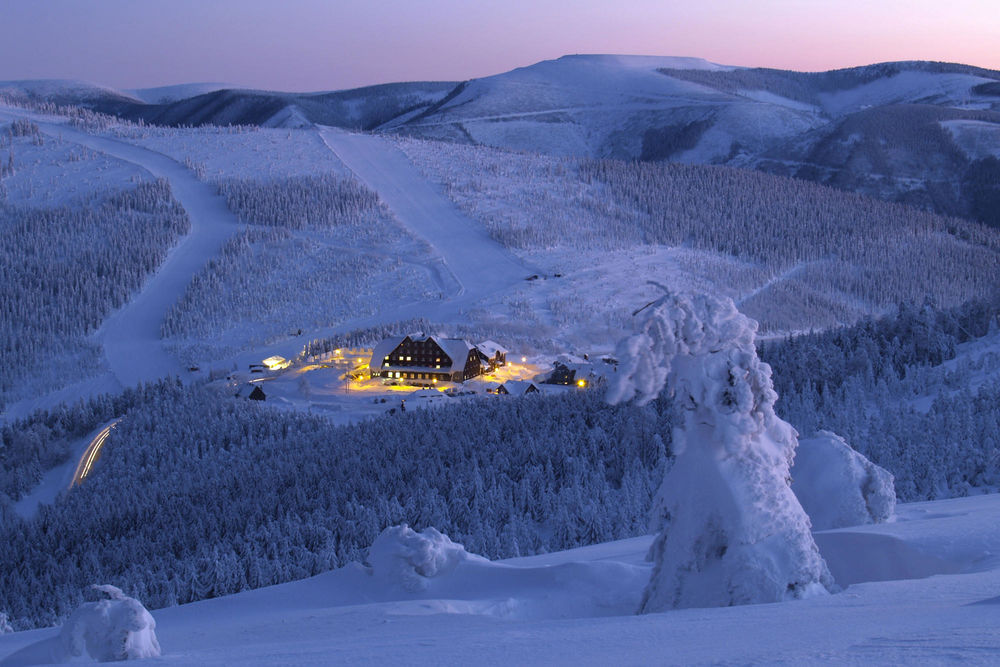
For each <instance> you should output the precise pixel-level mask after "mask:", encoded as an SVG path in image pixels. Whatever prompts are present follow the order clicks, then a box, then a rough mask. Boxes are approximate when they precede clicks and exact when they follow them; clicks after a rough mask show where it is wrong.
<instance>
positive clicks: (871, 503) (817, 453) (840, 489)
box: [792, 431, 896, 530]
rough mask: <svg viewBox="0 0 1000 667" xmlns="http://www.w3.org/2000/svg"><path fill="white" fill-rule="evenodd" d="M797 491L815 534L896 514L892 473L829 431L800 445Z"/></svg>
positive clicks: (795, 469)
mask: <svg viewBox="0 0 1000 667" xmlns="http://www.w3.org/2000/svg"><path fill="white" fill-rule="evenodd" d="M792 491H794V492H795V495H796V497H797V498H798V499H799V502H800V503H801V504H802V508H803V509H804V510H805V511H806V514H808V515H809V519H810V520H811V521H812V527H813V530H829V529H831V528H846V527H847V526H860V525H862V524H866V523H883V522H885V521H889V520H891V519H892V517H893V512H894V511H895V509H896V490H895V488H894V487H893V477H892V473H890V472H889V471H887V470H885V469H884V468H880V467H879V466H877V465H875V464H874V463H872V462H871V461H869V460H868V459H866V458H865V457H864V456H862V455H861V454H859V453H858V452H856V451H854V449H852V448H851V446H850V445H848V444H847V442H845V441H844V439H843V438H841V437H840V436H839V435H837V434H836V433H830V432H829V431H818V432H817V433H816V434H815V435H814V436H813V437H811V438H808V439H804V440H800V441H799V449H798V452H797V453H796V455H795V465H794V466H793V467H792Z"/></svg>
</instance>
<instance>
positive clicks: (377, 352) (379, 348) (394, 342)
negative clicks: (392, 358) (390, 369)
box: [368, 336, 407, 371]
mask: <svg viewBox="0 0 1000 667" xmlns="http://www.w3.org/2000/svg"><path fill="white" fill-rule="evenodd" d="M406 339H407V336H396V337H395V338H386V339H385V340H383V341H382V342H381V343H379V344H378V345H376V346H375V349H374V350H372V360H371V362H370V363H369V364H368V368H370V369H372V370H373V371H374V370H375V369H376V368H382V362H383V361H385V358H386V357H387V356H389V353H390V352H392V351H393V350H395V349H396V348H397V347H399V344H400V343H402V342H403V341H404V340H406Z"/></svg>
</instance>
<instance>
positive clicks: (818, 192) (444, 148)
mask: <svg viewBox="0 0 1000 667" xmlns="http://www.w3.org/2000/svg"><path fill="white" fill-rule="evenodd" d="M400 146H401V147H402V148H403V149H404V150H405V151H406V153H407V155H408V156H409V157H410V158H411V159H413V160H414V162H415V163H416V164H417V165H418V166H419V167H420V168H422V169H423V170H425V171H426V172H427V173H428V174H429V176H430V177H431V178H432V179H433V180H435V181H438V182H441V183H444V184H445V188H446V189H447V191H448V194H449V196H451V197H452V198H453V199H454V200H455V201H456V203H457V204H458V205H459V206H460V207H461V208H462V209H463V210H465V211H466V212H467V213H468V214H469V215H470V216H471V217H473V218H476V219H478V220H480V221H481V222H482V223H483V224H484V226H485V227H486V228H487V229H488V230H489V232H490V234H491V236H492V237H493V238H494V239H495V240H496V241H498V242H499V243H501V244H503V245H504V246H506V247H508V248H512V249H515V250H519V251H523V252H537V251H539V250H544V249H548V248H551V249H573V250H576V251H579V252H581V253H584V252H601V251H609V250H620V249H624V248H634V247H636V246H641V245H664V246H670V247H677V246H684V247H689V248H692V249H695V250H698V251H703V252H705V253H712V254H717V255H721V256H723V257H724V258H729V259H730V261H732V262H733V263H739V264H742V265H746V264H749V265H752V266H755V267H759V269H760V270H761V271H762V272H763V273H764V275H770V276H772V277H775V278H780V277H781V276H782V275H783V274H786V275H785V277H783V278H781V279H780V280H776V281H775V283H774V284H772V285H771V286H769V287H768V288H767V289H766V290H760V291H759V292H757V293H755V294H753V295H751V296H749V297H748V298H747V299H746V300H745V301H744V302H743V303H741V308H742V309H743V310H744V311H745V312H747V314H749V315H751V316H752V317H754V318H755V319H758V320H759V321H760V322H761V324H762V326H763V328H764V329H765V330H785V331H787V330H790V329H796V328H798V329H801V328H803V327H808V326H817V327H830V326H837V325H843V324H850V323H852V322H854V321H856V320H857V319H858V318H859V317H861V316H863V315H864V314H866V313H875V312H878V313H881V312H887V311H889V310H890V309H891V308H892V307H894V306H895V304H897V303H899V302H902V301H916V302H919V301H921V300H922V299H923V298H924V297H925V296H927V295H930V296H932V297H933V298H934V299H935V301H936V302H937V303H938V304H941V305H942V306H953V305H957V304H960V303H964V302H965V301H969V300H971V299H977V298H985V297H987V296H988V295H990V294H993V293H996V292H997V291H998V289H1000V231H998V230H995V229H989V228H985V227H983V226H982V225H978V224H975V223H971V222H968V221H964V220H960V219H957V218H949V217H945V216H940V215H936V214H933V213H930V212H927V211H921V210H919V209H916V208H912V207H909V206H906V205H902V204H895V203H890V202H885V201H881V200H879V199H875V198H872V197H867V196H863V195H858V194H852V193H849V192H843V191H840V190H836V189H834V188H829V187H825V186H821V185H817V184H815V183H810V182H807V181H803V180H799V179H792V178H785V177H781V176H775V175H771V174H766V173H761V172H757V171H752V170H745V169H735V168H731V167H722V166H706V165H686V164H675V163H648V162H623V161H618V160H590V159H580V160H578V159H567V158H562V159H560V158H552V157H545V156H538V155H529V154H522V153H514V152H509V151H503V150H498V149H490V148H483V147H469V146H461V145H453V144H439V143H432V142H422V141H416V140H401V141H400ZM980 180H982V179H980ZM988 187H989V186H986V188H985V189H983V191H984V192H986V193H987V194H986V195H984V196H982V197H981V199H982V201H983V202H984V206H989V205H990V204H989V202H992V199H990V195H989V192H992V191H990V190H988ZM706 261H708V260H706ZM899 267H906V269H905V270H899ZM719 283H721V284H719ZM717 284H718V286H719V287H721V288H728V289H732V290H734V291H736V292H737V294H738V293H739V292H743V291H748V290H749V289H750V288H752V287H753V285H748V284H731V283H729V282H728V279H727V278H725V277H722V278H719V279H717Z"/></svg>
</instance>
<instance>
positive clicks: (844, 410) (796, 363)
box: [760, 296, 1000, 501]
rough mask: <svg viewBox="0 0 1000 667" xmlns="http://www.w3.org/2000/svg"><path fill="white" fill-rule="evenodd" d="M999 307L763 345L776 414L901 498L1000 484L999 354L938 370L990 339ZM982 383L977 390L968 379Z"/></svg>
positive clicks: (903, 316) (915, 310)
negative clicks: (838, 439) (828, 439)
mask: <svg viewBox="0 0 1000 667" xmlns="http://www.w3.org/2000/svg"><path fill="white" fill-rule="evenodd" d="M998 316H1000V301H997V299H996V297H995V296H994V298H993V299H992V300H990V301H984V302H978V303H970V304H965V305H963V306H960V307H957V308H951V309H938V308H935V307H934V306H933V305H931V304H930V303H925V304H924V305H923V306H920V307H918V306H914V305H908V304H903V305H901V306H899V308H898V309H897V311H896V312H895V313H894V314H893V315H890V316H887V317H885V318H882V319H879V320H872V319H867V320H863V321H861V322H859V323H858V324H857V325H855V326H853V327H849V328H845V329H840V330H837V331H828V332H824V333H818V334H810V335H804V336H797V337H793V338H789V339H786V340H781V341H771V342H766V343H764V344H762V345H761V346H760V347H761V356H762V358H764V359H765V360H766V361H768V362H769V363H770V364H771V366H772V369H773V377H774V382H775V390H776V391H777V392H778V395H779V397H780V398H779V401H778V405H777V411H778V412H779V413H780V414H781V416H782V417H783V418H784V419H786V420H788V421H789V422H791V423H792V424H793V425H794V426H795V427H796V428H797V429H798V430H799V431H801V432H802V433H804V434H809V433H812V432H814V431H816V430H817V429H826V430H830V431H834V432H836V433H838V434H840V435H842V436H844V437H845V438H846V439H847V441H848V442H849V443H850V444H851V445H852V446H853V447H854V448H855V449H857V450H858V451H860V452H861V453H862V454H864V455H865V456H867V457H868V458H869V459H871V460H872V461H874V462H875V463H877V464H879V465H881V466H882V467H884V468H886V469H888V470H889V471H890V472H892V473H893V475H895V478H896V493H897V495H898V496H899V498H900V499H901V500H904V501H916V500H929V499H934V498H942V497H948V496H954V495H964V494H967V493H969V492H970V491H971V490H972V489H973V488H975V487H995V486H997V485H998V484H1000V381H998V378H1000V349H996V350H993V351H987V352H984V353H981V354H979V355H976V356H970V358H968V359H965V360H963V361H962V362H961V363H960V364H959V363H957V362H954V363H951V364H946V363H945V362H949V361H950V360H953V359H954V358H955V354H956V349H957V346H958V345H959V344H961V343H965V342H969V341H972V340H974V339H976V338H979V337H981V336H985V335H987V334H990V335H992V336H993V337H994V339H995V338H996V335H997V331H998V330H1000V327H998V326H997V323H998V320H997V318H998ZM977 377H979V378H982V380H981V381H980V383H979V384H978V386H976V382H975V378H977Z"/></svg>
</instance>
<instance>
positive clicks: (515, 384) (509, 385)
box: [501, 380, 538, 396]
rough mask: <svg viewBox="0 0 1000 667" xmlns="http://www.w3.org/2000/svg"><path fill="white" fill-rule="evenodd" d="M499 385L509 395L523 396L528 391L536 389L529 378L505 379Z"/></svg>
mask: <svg viewBox="0 0 1000 667" xmlns="http://www.w3.org/2000/svg"><path fill="white" fill-rule="evenodd" d="M501 386H502V387H503V388H504V389H505V390H507V393H508V394H510V395H511V396H524V395H525V394H527V393H528V392H529V391H538V387H536V386H535V383H534V382H531V381H529V380H507V381H506V382H504V383H503V384H502V385H501Z"/></svg>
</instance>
